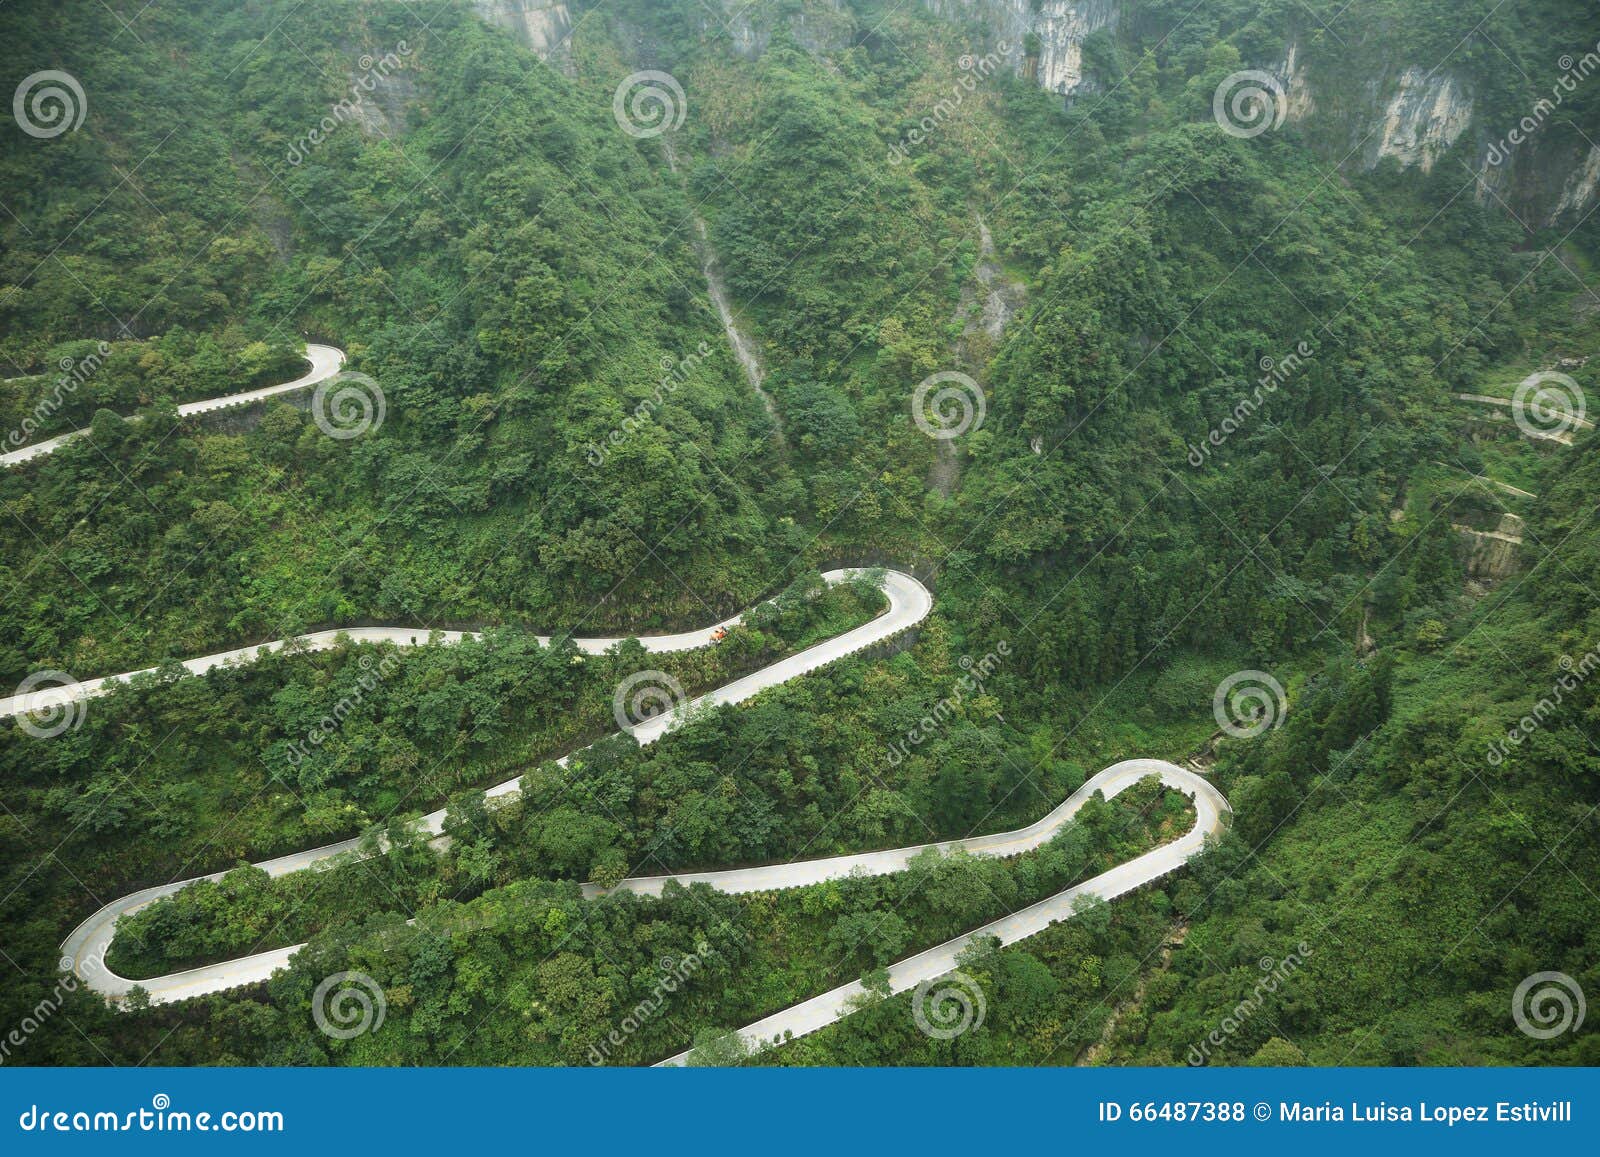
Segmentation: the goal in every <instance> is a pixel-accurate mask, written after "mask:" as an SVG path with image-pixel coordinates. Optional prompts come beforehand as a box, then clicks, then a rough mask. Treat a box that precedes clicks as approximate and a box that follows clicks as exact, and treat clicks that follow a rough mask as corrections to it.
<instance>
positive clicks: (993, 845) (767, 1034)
mask: <svg viewBox="0 0 1600 1157" xmlns="http://www.w3.org/2000/svg"><path fill="white" fill-rule="evenodd" d="M1151 776H1159V777H1160V779H1161V781H1162V782H1163V783H1165V784H1166V785H1167V786H1168V787H1172V788H1176V789H1177V790H1178V791H1181V792H1183V793H1184V794H1185V795H1188V796H1190V797H1191V798H1192V799H1193V800H1194V806H1195V825H1194V827H1193V828H1191V829H1190V830H1189V832H1188V834H1186V835H1184V836H1183V837H1181V838H1180V839H1177V840H1174V841H1172V842H1171V843H1170V844H1162V845H1161V846H1160V847H1159V848H1153V849H1151V850H1150V851H1148V852H1146V853H1145V854H1144V855H1142V856H1137V857H1135V858H1134V859H1132V860H1129V861H1128V862H1127V863H1125V864H1118V865H1117V866H1116V867H1115V868H1112V869H1110V870H1109V871H1105V872H1102V873H1100V875H1098V876H1095V877H1093V878H1092V879H1089V880H1085V881H1084V882H1083V883H1081V884H1077V885H1074V886H1073V887H1071V888H1068V889H1066V890H1065V891H1062V892H1057V893H1056V894H1055V895H1054V896H1051V897H1049V898H1048V899H1045V900H1040V901H1039V902H1038V903H1037V904H1033V905H1031V906H1029V907H1027V908H1023V909H1021V910H1020V911H1017V912H1013V913H1012V914H1011V915H1009V916H1004V917H1001V918H1000V919H999V920H995V921H992V922H990V923H988V924H985V925H984V926H983V927H982V928H977V929H974V930H973V931H971V932H968V933H967V934H966V935H964V936H957V937H956V938H955V939H954V940H947V941H945V942H944V943H943V944H940V945H937V946H936V947H933V948H929V949H927V950H926V951H924V952H919V953H917V954H916V955H915V956H909V957H907V958H906V959H904V960H902V961H900V962H899V963H897V964H894V965H891V966H890V968H889V989H890V991H891V992H905V991H907V990H908V989H912V988H915V987H916V986H917V985H919V984H921V983H922V982H923V981H925V980H933V979H935V978H936V977H939V976H943V975H944V974H945V973H947V972H950V971H952V970H953V969H954V968H955V967H956V957H957V956H958V955H959V954H960V953H961V951H962V949H964V948H966V947H967V945H969V944H970V943H972V941H973V940H975V939H976V938H978V937H980V936H994V937H998V938H999V940H1000V943H1001V944H1013V943H1015V942H1016V941H1018V940H1024V939H1026V938H1027V937H1029V936H1033V935H1036V934H1038V933H1040V932H1043V931H1044V930H1045V929H1046V928H1048V927H1049V926H1050V925H1052V924H1054V923H1056V922H1057V921H1060V920H1067V919H1070V918H1071V917H1072V916H1073V914H1074V913H1075V912H1076V911H1077V908H1078V906H1079V904H1080V903H1082V902H1083V901H1084V900H1085V899H1087V898H1089V897H1098V898H1099V899H1101V900H1113V899H1115V898H1116V897H1118V896H1121V895H1122V894H1123V893H1125V892H1131V891H1132V890H1133V889H1135V888H1138V887H1140V886H1142V885H1144V884H1148V883H1150V882H1151V881H1153V880H1159V879H1160V878H1161V877H1162V876H1165V875H1167V874H1168V873H1169V872H1174V871H1177V870H1178V869H1179V868H1181V867H1183V865H1184V864H1186V863H1187V862H1188V861H1189V859H1190V858H1191V857H1193V856H1195V855H1198V854H1199V852H1200V851H1201V850H1202V849H1203V847H1204V846H1205V841H1206V837H1208V836H1214V835H1220V834H1221V832H1222V828H1223V824H1224V819H1223V817H1224V816H1226V815H1227V814H1228V813H1229V811H1230V808H1229V807H1228V801H1227V800H1226V799H1224V798H1223V796H1222V793H1221V792H1219V791H1218V790H1217V789H1216V787H1215V786H1213V785H1212V784H1211V783H1210V782H1209V781H1208V780H1206V779H1203V778H1202V777H1200V776H1199V775H1196V774H1195V773H1194V772H1192V771H1190V770H1188V769H1187V768H1183V767H1179V766H1178V765H1177V764H1175V763H1168V762H1166V761H1165V760H1161V759H1127V760H1123V761H1122V762H1121V763H1115V764H1112V765H1111V766H1110V767H1108V768H1106V769H1105V770H1104V771H1101V772H1100V773H1098V774H1097V775H1094V776H1091V777H1090V778H1089V779H1088V780H1087V781H1086V782H1085V783H1084V785H1083V786H1082V787H1080V788H1079V789H1078V790H1077V791H1075V792H1073V793H1072V795H1071V796H1069V797H1068V798H1067V801H1066V803H1064V804H1062V805H1061V806H1060V807H1058V808H1056V809H1055V810H1054V811H1052V812H1051V813H1050V814H1049V815H1047V816H1045V817H1044V818H1043V819H1042V820H1039V821H1038V822H1037V823H1034V824H1030V825H1029V826H1028V827H1025V828H1019V829H1018V830H1017V831H1014V832H1001V833H1000V834H998V835H993V836H981V837H979V838H977V839H971V840H954V841H951V842H949V843H944V844H935V845H922V846H921V847H915V848H897V849H895V850H894V851H890V852H873V853H869V854H868V855H866V856H839V857H836V858H834V859H831V860H812V861H809V862H805V863H799V864H783V865H778V866H775V867H772V868H753V869H745V870H742V871H733V872H707V873H701V874H698V875H687V876H684V877H681V879H682V880H683V881H684V882H685V883H688V882H690V881H692V880H697V879H700V880H704V881H705V882H707V883H709V884H711V885H712V886H713V887H717V888H722V889H723V890H724V891H729V892H743V891H759V890H764V889H769V888H788V887H797V886H799V885H802V884H811V883H816V882H818V881H820V880H828V879H834V878H836V877H837V876H841V875H848V874H849V873H850V872H851V871H853V870H861V871H864V872H866V873H867V874H868V875H878V874H881V873H885V872H893V871H900V870H902V869H903V868H904V867H905V866H906V864H907V863H908V862H909V861H910V859H911V857H912V856H915V855H916V854H917V853H918V852H921V851H923V850H924V848H926V847H929V846H933V847H938V848H941V849H944V850H949V849H951V848H957V847H961V848H966V849H967V850H968V851H970V852H973V853H975V854H977V855H984V856H1014V855H1017V854H1018V853H1021V852H1025V851H1028V850H1030V849H1032V848H1037V847H1039V846H1041V845H1042V844H1044V843H1046V842H1048V841H1049V839H1050V838H1051V837H1052V836H1053V835H1055V833H1056V832H1057V831H1058V830H1060V829H1061V827H1063V826H1064V825H1065V824H1066V823H1068V822H1069V821H1070V820H1071V819H1072V817H1073V816H1074V815H1076V814H1077V812H1078V810H1079V809H1080V808H1082V807H1083V805H1084V804H1085V803H1087V802H1088V800H1089V798H1090V797H1091V796H1093V795H1094V793H1095V792H1097V791H1098V792H1102V793H1104V795H1105V797H1106V798H1107V799H1110V798H1112V797H1113V796H1116V795H1118V794H1120V793H1122V792H1124V791H1126V790H1127V789H1128V788H1130V787H1132V786H1133V785H1134V784H1136V783H1138V782H1140V781H1141V780H1144V779H1148V778H1149V777H1151ZM752 876H754V877H755V878H751V877H752ZM724 878H726V879H727V881H728V883H727V884H724V883H723V879H724ZM658 880H659V881H662V882H664V878H662V877H657V878H656V880H651V881H645V880H637V881H635V880H627V881H624V882H623V884H622V885H619V886H620V887H628V886H629V885H630V884H631V885H641V886H636V887H633V888H631V889H630V890H632V891H643V892H649V893H651V894H654V893H656V892H659V891H660V889H661V883H659V882H656V881H658ZM865 994H866V990H865V989H864V988H863V987H862V986H861V982H860V981H853V982H851V983H850V984H842V985H840V986H839V987H838V988H835V989H832V990H830V991H828V992H825V993H823V994H822V995H821V996H815V997H812V998H811V999H810V1000H806V1001H802V1002H801V1003H799V1004H796V1005H791V1006H790V1007H789V1008H786V1009H784V1010H783V1011H782V1012H777V1013H774V1014H773V1015H771V1016H769V1017H766V1018H765V1019H763V1020H758V1021H756V1022H755V1023H754V1024H750V1025H746V1026H745V1027H744V1028H742V1029H740V1030H739V1035H740V1036H741V1037H742V1038H743V1039H744V1041H745V1043H746V1044H747V1045H748V1046H749V1047H751V1048H758V1047H760V1046H761V1045H764V1044H770V1043H772V1042H775V1041H781V1040H785V1039H790V1038H793V1037H802V1036H805V1035H806V1034H807V1033H812V1032H816V1031H817V1030H818V1029H820V1028H826V1027H827V1026H828V1025H830V1024H832V1023H833V1022H834V1021H836V1020H841V1019H843V1018H844V1017H846V1016H848V1015H849V1014H850V1012H851V1011H852V1006H853V1004H854V1002H855V1001H857V1000H859V999H860V998H861V997H862V996H864V995H865ZM688 1059H689V1053H688V1052H681V1053H679V1054H678V1055H677V1056H675V1057H671V1058H669V1059H667V1060H665V1061H662V1062H661V1064H662V1065H682V1064H685V1063H687V1061H688Z"/></svg>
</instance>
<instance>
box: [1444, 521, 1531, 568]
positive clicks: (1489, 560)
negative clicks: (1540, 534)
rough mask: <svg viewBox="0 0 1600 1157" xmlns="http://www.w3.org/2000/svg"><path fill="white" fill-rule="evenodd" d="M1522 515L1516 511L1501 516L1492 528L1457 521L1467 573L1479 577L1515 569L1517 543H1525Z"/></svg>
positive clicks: (1518, 544)
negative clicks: (1482, 528)
mask: <svg viewBox="0 0 1600 1157" xmlns="http://www.w3.org/2000/svg"><path fill="white" fill-rule="evenodd" d="M1522 528H1523V523H1522V519H1521V518H1519V517H1517V516H1516V515H1515V514H1503V515H1501V516H1500V524H1499V525H1498V526H1496V527H1495V529H1493V530H1474V529H1473V528H1472V527H1470V526H1463V525H1460V524H1456V525H1455V527H1454V529H1455V531H1456V533H1457V534H1458V535H1460V536H1461V557H1462V561H1463V562H1464V563H1465V565H1466V568H1467V574H1469V575H1471V576H1472V577H1473V578H1480V579H1503V578H1505V577H1506V576H1507V575H1508V574H1510V573H1511V572H1512V571H1514V570H1515V569H1516V566H1517V547H1519V546H1521V545H1522Z"/></svg>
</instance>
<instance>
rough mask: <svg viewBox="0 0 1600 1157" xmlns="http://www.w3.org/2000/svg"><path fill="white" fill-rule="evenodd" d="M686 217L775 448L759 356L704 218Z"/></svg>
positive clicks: (772, 407)
mask: <svg viewBox="0 0 1600 1157" xmlns="http://www.w3.org/2000/svg"><path fill="white" fill-rule="evenodd" d="M662 143H663V145H665V147H666V154H667V167H668V168H669V169H671V170H672V173H673V175H674V176H677V174H678V157H677V153H676V152H674V151H673V148H672V144H671V142H670V141H667V140H663V142H662ZM689 215H690V219H691V220H692V221H693V222H694V228H695V235H696V237H697V240H696V242H695V248H696V249H697V250H698V252H699V254H700V272H701V274H702V275H703V276H704V277H705V279H706V294H707V295H708V296H709V297H710V298H711V304H712V306H713V307H714V308H715V309H716V311H717V317H718V318H719V319H720V320H721V322H722V332H723V333H724V334H726V335H727V337H728V346H729V348H730V349H732V350H733V356H734V358H735V360H737V361H738V363H739V368H740V369H741V370H743V371H744V376H745V380H746V381H748V382H749V383H750V388H751V389H752V390H754V391H755V392H756V396H757V397H758V398H760V399H761V404H762V405H763V406H764V407H766V411H767V416H768V417H770V418H771V419H772V428H773V433H774V434H775V435H776V437H777V439H778V443H779V445H783V444H784V441H785V439H784V431H783V419H782V418H781V417H779V416H778V407H777V404H776V403H775V402H774V401H773V400H772V395H771V394H769V393H767V391H766V389H765V388H763V386H762V382H764V381H765V380H766V372H765V371H764V370H763V369H762V368H761V357H760V355H758V354H757V353H756V350H755V343H754V342H752V341H751V340H750V338H749V337H748V336H746V334H745V333H744V331H743V330H741V329H740V328H739V321H738V319H737V318H736V317H734V314H733V305H732V303H731V302H730V301H729V300H728V286H727V283H726V282H725V281H723V279H722V270H721V268H720V266H719V265H718V264H717V251H716V249H715V247H713V246H712V244H711V233H710V231H709V230H707V229H706V223H705V218H703V217H701V216H700V214H699V213H697V212H695V211H694V210H693V209H692V208H691V209H690V210H689Z"/></svg>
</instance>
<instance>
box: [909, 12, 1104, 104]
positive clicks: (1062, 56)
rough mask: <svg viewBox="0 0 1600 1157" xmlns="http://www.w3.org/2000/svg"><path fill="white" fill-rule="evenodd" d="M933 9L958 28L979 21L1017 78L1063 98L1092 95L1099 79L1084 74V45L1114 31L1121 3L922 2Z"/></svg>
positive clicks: (935, 13)
mask: <svg viewBox="0 0 1600 1157" xmlns="http://www.w3.org/2000/svg"><path fill="white" fill-rule="evenodd" d="M924 2H925V3H926V4H927V6H928V8H929V10H931V11H932V12H933V13H934V15H936V16H939V17H941V18H942V19H945V20H949V21H952V22H956V23H968V22H972V21H977V22H979V23H981V24H983V25H984V26H985V27H986V28H988V30H989V32H990V34H991V37H992V39H993V40H994V41H996V42H1001V43H1004V45H1005V55H1006V58H1007V61H1008V63H1009V64H1010V65H1011V67H1012V68H1013V69H1014V70H1015V71H1016V73H1017V74H1018V75H1019V76H1031V77H1033V78H1034V79H1035V80H1037V81H1038V82H1039V84H1040V86H1041V87H1043V88H1046V89H1048V90H1049V91H1051V92H1055V93H1060V94H1061V95H1062V96H1072V95H1074V94H1075V93H1078V92H1080V91H1092V90H1093V89H1094V88H1095V87H1096V86H1097V85H1098V84H1100V83H1101V81H1100V79H1099V78H1097V77H1094V76H1092V75H1088V74H1086V73H1085V70H1084V65H1083V42H1084V41H1085V40H1087V39H1088V38H1089V36H1090V35H1092V34H1093V33H1095V32H1098V31H1100V30H1101V29H1102V28H1115V27H1116V24H1117V20H1118V17H1119V15H1120V12H1121V9H1122V7H1123V4H1122V3H1121V2H1120V0H924Z"/></svg>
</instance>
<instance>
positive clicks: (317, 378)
mask: <svg viewBox="0 0 1600 1157" xmlns="http://www.w3.org/2000/svg"><path fill="white" fill-rule="evenodd" d="M306 357H307V358H309V359H310V361H311V369H310V370H309V371H308V372H307V373H305V374H304V375H302V376H301V377H298V378H296V379H295V380H294V381H292V382H284V383H283V384H282V385H278V386H263V387H262V388H261V389H259V390H246V391H245V392H244V393H242V394H228V395H226V396H225V397H221V398H207V399H205V400H204V401H201V402H185V403H184V404H183V405H181V406H179V407H178V414H179V416H180V417H185V418H186V417H188V416H189V415H190V414H208V413H210V412H211V411H212V410H226V409H228V408H229V407H232V406H245V405H249V404H250V403H251V402H259V401H261V399H263V398H271V397H274V396H276V395H278V394H287V393H292V392H293V391H295V390H303V389H306V388H307V387H309V386H314V385H316V384H317V383H318V382H321V381H324V380H326V379H328V378H331V377H333V375H334V374H336V373H338V372H339V367H340V366H342V365H344V351H343V350H339V349H334V348H333V347H332V346H331V345H307V346H306ZM132 420H136V418H135V419H132ZM82 434H83V431H82V430H74V431H73V432H72V433H70V434H60V435H58V436H56V437H54V438H48V439H46V440H45V441H43V442H35V443H34V444H33V445H31V446H24V447H23V448H22V449H20V450H12V451H10V452H9V453H6V454H0V466H17V465H20V464H21V463H23V462H27V461H30V460H31V459H34V458H42V457H43V456H44V455H46V454H53V453H55V451H56V450H57V449H59V448H60V447H61V446H62V444H63V443H66V442H70V441H71V440H72V439H74V438H77V437H79V436H81V435H82Z"/></svg>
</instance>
